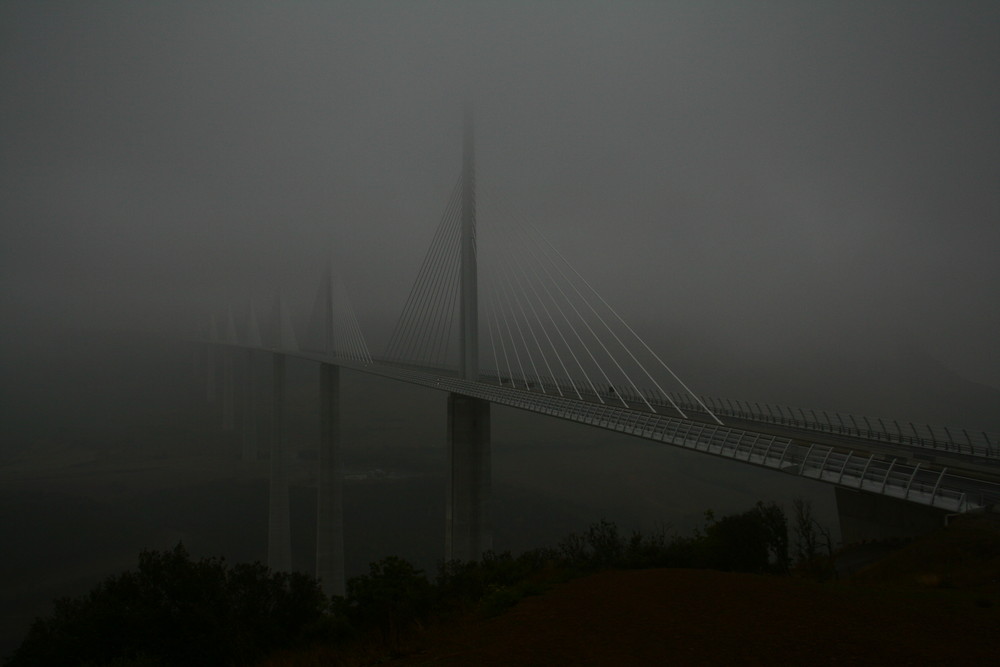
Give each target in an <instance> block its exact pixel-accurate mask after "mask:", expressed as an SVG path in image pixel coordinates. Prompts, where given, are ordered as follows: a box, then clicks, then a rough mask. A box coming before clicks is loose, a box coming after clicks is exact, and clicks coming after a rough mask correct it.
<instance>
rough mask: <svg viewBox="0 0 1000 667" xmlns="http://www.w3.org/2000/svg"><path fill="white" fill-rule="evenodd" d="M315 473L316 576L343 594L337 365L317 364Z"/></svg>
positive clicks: (329, 591) (325, 587) (330, 589)
mask: <svg viewBox="0 0 1000 667" xmlns="http://www.w3.org/2000/svg"><path fill="white" fill-rule="evenodd" d="M319 386H320V390H319V394H320V402H319V460H318V464H319V465H318V470H317V473H316V577H317V578H319V580H320V582H321V584H322V586H323V592H324V593H326V594H327V595H344V594H345V585H344V461H343V458H342V457H341V453H340V368H339V367H337V366H334V365H332V364H320V365H319Z"/></svg>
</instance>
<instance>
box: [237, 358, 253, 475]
mask: <svg viewBox="0 0 1000 667" xmlns="http://www.w3.org/2000/svg"><path fill="white" fill-rule="evenodd" d="M243 368H244V370H243V374H244V377H243V407H242V411H243V451H242V454H241V456H240V458H241V459H242V460H243V461H244V462H251V461H256V460H257V409H256V407H257V401H256V398H257V391H256V382H255V380H256V378H255V377H254V376H255V375H256V373H255V370H256V369H255V368H254V363H253V350H247V352H246V358H245V361H244V364H243Z"/></svg>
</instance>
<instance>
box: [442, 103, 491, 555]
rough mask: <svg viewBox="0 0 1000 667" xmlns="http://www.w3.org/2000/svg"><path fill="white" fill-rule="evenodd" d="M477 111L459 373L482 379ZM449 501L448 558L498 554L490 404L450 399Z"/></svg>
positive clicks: (465, 170)
mask: <svg viewBox="0 0 1000 667" xmlns="http://www.w3.org/2000/svg"><path fill="white" fill-rule="evenodd" d="M473 140H474V131H473V118H472V106H471V104H467V105H466V108H465V122H464V131H463V137H462V220H461V228H460V229H461V243H460V252H461V258H460V262H461V266H460V273H459V276H460V280H461V294H460V304H461V307H460V312H459V318H460V321H459V341H460V343H459V345H460V347H459V355H460V358H459V372H460V375H461V376H462V377H463V378H464V379H466V380H473V381H477V380H478V379H479V308H478V274H477V268H476V168H475V151H474V145H473ZM448 464H449V467H450V471H449V475H448V496H447V507H446V510H445V558H446V559H447V560H463V561H467V560H479V558H480V557H481V556H482V555H483V553H484V552H486V551H489V550H491V549H492V548H493V531H492V525H491V521H490V495H491V494H490V491H491V475H492V471H491V461H490V403H489V401H484V400H482V399H478V398H472V397H469V396H462V395H460V394H454V393H452V394H449V395H448Z"/></svg>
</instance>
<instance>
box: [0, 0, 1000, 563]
mask: <svg viewBox="0 0 1000 667" xmlns="http://www.w3.org/2000/svg"><path fill="white" fill-rule="evenodd" d="M998 30H1000V6H998V5H997V3H995V2H985V1H984V2H963V3H945V2H940V3H935V2H927V3H916V4H915V3H910V2H863V3H862V2H810V3H801V2H759V3H742V2H664V3H652V2H634V3H598V2H551V3H544V4H542V5H541V6H535V5H534V4H533V3H460V2H443V1H442V2H429V3H419V4H417V3H412V4H411V3H380V2H354V3H349V2H298V3H269V2H238V3H228V2H221V3H133V2H102V3H58V4H57V3H37V2H16V1H15V2H4V3H2V4H0V225H2V233H3V243H2V244H0V314H2V317H3V336H2V339H0V353H2V356H0V362H2V364H3V369H4V370H3V376H4V381H3V385H4V386H3V396H4V400H3V402H4V403H5V405H6V406H7V407H6V409H5V413H6V414H7V415H8V417H7V418H5V422H6V423H7V426H6V427H5V431H7V433H8V435H7V436H6V437H5V438H4V440H6V441H7V442H6V443H5V445H4V447H3V450H2V451H4V452H10V451H14V450H17V451H23V450H24V449H25V448H26V447H30V446H34V445H37V444H38V438H39V437H40V436H39V435H38V434H39V433H40V432H41V431H44V430H45V429H39V428H31V425H30V423H29V422H32V420H35V421H36V422H45V423H46V424H47V425H48V426H51V424H52V423H53V422H54V421H58V422H59V423H60V424H62V425H63V426H64V429H65V430H64V431H63V433H64V434H65V433H72V432H73V430H74V428H77V426H76V425H75V422H74V418H73V415H72V414H69V413H67V412H66V411H65V407H64V406H65V405H66V402H61V401H58V400H55V397H57V396H66V395H72V396H76V397H78V398H79V397H80V396H81V395H83V394H86V393H87V389H86V385H85V383H84V384H81V382H83V381H82V380H80V378H81V377H85V376H86V373H79V374H76V375H71V376H63V375H61V374H59V375H57V374H56V370H57V369H64V368H65V366H64V365H65V364H66V363H69V362H70V361H73V362H74V363H82V364H83V366H84V367H87V366H86V363H84V362H81V361H80V360H79V359H78V358H76V356H75V355H77V353H78V352H79V354H82V355H84V356H86V355H88V354H91V353H93V350H94V348H93V347H92V346H89V343H88V344H84V343H80V342H79V341H80V340H84V339H85V340H87V341H90V340H93V338H89V337H88V336H92V335H93V334H94V333H95V332H121V331H130V332H157V333H160V334H165V335H168V336H178V337H179V336H181V335H186V334H189V333H191V332H193V331H195V330H197V329H198V328H199V327H201V326H202V325H203V324H204V322H205V320H206V318H207V316H208V315H209V314H219V313H223V312H225V309H226V308H227V307H228V306H229V305H232V304H236V305H237V306H238V307H240V308H245V304H246V303H247V302H248V301H249V300H251V299H253V300H254V301H255V303H257V304H260V305H262V304H266V303H268V300H269V299H271V298H272V296H273V294H274V292H275V290H277V289H281V290H282V291H283V292H284V293H285V294H286V295H287V296H288V298H289V300H290V302H291V303H292V305H293V307H294V308H296V309H299V311H300V312H301V311H302V310H303V309H305V308H306V307H307V306H308V305H309V304H310V303H311V300H312V298H313V293H314V292H313V290H314V289H315V283H316V281H317V280H318V278H319V276H320V273H321V271H322V269H323V268H324V267H325V265H326V263H327V262H328V261H330V260H332V263H333V265H334V268H335V270H336V271H337V273H338V274H339V275H340V276H342V278H343V280H344V283H345V284H346V285H347V288H348V289H349V290H350V293H351V297H352V299H353V302H354V305H355V307H356V309H357V314H358V319H359V321H360V324H361V327H362V328H363V329H364V331H365V334H366V335H367V336H368V338H369V343H370V344H371V346H372V349H373V351H374V352H376V353H377V352H378V351H379V350H380V347H381V346H382V345H384V343H385V341H386V339H387V337H388V332H389V329H390V327H391V325H392V324H393V322H394V321H395V319H396V317H397V316H398V314H399V312H400V309H401V308H402V306H403V303H404V301H405V298H406V295H407V293H408V290H409V287H410V285H411V283H412V281H413V279H414V277H415V275H416V273H417V270H418V267H419V265H420V262H421V260H422V258H423V253H424V251H425V249H426V248H427V247H428V244H429V243H430V239H431V236H432V234H433V230H434V227H435V225H436V223H437V221H438V220H439V218H440V216H441V213H442V210H443V209H444V206H445V204H446V202H447V199H448V195H449V192H450V190H451V187H452V186H453V184H454V182H455V179H456V178H457V176H458V174H459V170H460V166H461V131H462V129H461V121H462V105H463V100H465V99H467V98H471V99H472V100H473V102H474V106H475V113H476V153H477V179H478V182H479V183H480V184H481V186H482V187H483V188H488V189H489V190H491V191H493V192H497V193H502V196H503V197H504V198H505V199H506V200H507V201H510V202H513V203H515V204H516V206H517V207H518V208H519V209H520V210H521V211H523V212H524V213H525V215H526V216H527V217H528V218H529V219H530V220H531V222H532V223H533V224H535V225H536V226H537V227H538V228H540V229H541V230H543V232H544V233H545V234H546V235H547V236H548V237H549V238H550V239H551V240H552V241H553V243H554V244H555V245H557V246H558V247H559V249H560V250H561V251H562V252H563V253H564V254H565V255H566V256H567V257H568V258H569V259H570V260H571V261H572V262H573V263H574V265H575V266H576V267H577V268H579V269H580V270H581V272H583V273H584V274H585V275H586V276H587V277H588V279H589V280H590V281H591V282H592V283H594V284H595V285H596V286H598V288H599V290H600V291H601V293H602V295H603V296H604V297H605V298H606V299H607V300H608V301H609V302H611V303H613V304H615V307H616V308H617V309H618V310H619V311H620V312H621V314H622V315H623V316H624V317H625V319H626V320H628V321H629V322H630V323H632V325H633V326H634V327H635V328H636V330H638V331H639V332H640V333H641V334H642V335H643V336H644V337H645V338H646V339H647V340H648V341H649V342H650V344H651V345H652V346H653V347H654V348H656V350H657V351H658V352H659V353H660V354H661V355H662V356H663V357H664V358H665V359H666V360H667V361H668V362H670V363H672V364H673V365H674V366H675V368H677V370H678V371H679V372H680V374H681V375H682V377H683V378H684V379H685V381H687V382H688V383H689V384H690V385H691V386H692V387H693V388H694V389H695V390H696V391H699V392H702V393H705V394H710V395H719V396H732V397H736V398H744V399H751V400H768V401H777V402H784V403H789V404H794V405H804V406H806V407H816V408H824V409H830V410H844V411H853V412H855V413H859V414H871V415H886V416H890V417H899V418H902V419H906V420H914V421H922V422H930V423H946V424H958V425H962V426H968V427H970V428H976V429H988V430H1000V414H998V411H997V409H996V408H997V405H998V403H1000V380H998V377H1000V354H998V352H997V345H996V338H997V332H998V331H1000V308H997V305H996V304H997V291H998V286H1000V262H998V261H997V257H998V251H1000V187H998V184H1000V124H998V119H1000V88H998V86H997V81H1000V39H998V38H997V35H998ZM488 220H489V216H488V215H487V213H486V212H483V214H482V215H481V224H486V223H487V221H488ZM116 335H118V334H116ZM115 340H120V339H118V338H116V339H115ZM112 347H113V346H112ZM101 350H102V352H101V356H100V360H101V361H100V364H99V363H98V362H97V359H98V357H97V356H95V357H94V361H93V365H92V366H91V367H89V368H91V370H92V369H93V368H96V367H100V368H105V366H104V364H105V363H109V364H112V365H113V364H114V361H113V359H114V358H115V353H114V351H113V349H112V350H110V351H109V349H108V347H107V346H104V347H102V348H101ZM119 361H120V363H121V368H122V369H132V370H134V369H136V368H138V367H142V366H141V364H140V363H138V362H137V361H136V359H134V358H129V359H119ZM148 363H150V364H152V365H154V366H155V365H156V363H160V364H164V365H169V364H171V363H172V358H171V357H168V358H166V359H163V360H160V362H153V361H150V362H148ZM60 373H61V370H60ZM155 375H156V374H154V376H155ZM106 376H107V377H108V378H109V379H108V382H107V386H112V385H113V384H114V382H113V381H112V380H111V379H110V378H113V377H116V375H115V372H112V371H110V370H109V371H107V373H106ZM68 377H71V378H73V379H72V380H70V379H67V378H68ZM130 377H132V376H130ZM146 377H149V376H146ZM133 381H135V378H134V377H133V379H132V380H130V382H133ZM178 382H179V383H180V381H178ZM67 383H69V386H68V385H67ZM74 383H76V384H74ZM139 384H140V385H141V383H139ZM128 386H130V387H131V386H133V385H128ZM178 386H182V383H181V384H178ZM107 394H108V395H113V396H115V397H119V398H120V397H122V396H123V395H129V392H128V390H126V389H116V390H115V391H109V392H107ZM102 395H103V394H102ZM131 395H133V396H134V395H135V394H131ZM171 396H173V397H174V399H177V397H178V396H183V391H181V390H178V392H177V393H176V394H171ZM178 400H179V399H178ZM414 400H416V399H414ZM427 400H437V399H427ZM184 405H186V404H179V405H178V406H177V407H175V408H173V409H175V410H183V409H184ZM360 405H361V404H359V406H360ZM435 405H436V404H435ZM21 408H24V409H21ZM118 409H120V406H119V408H118ZM192 409H194V408H192ZM358 410H362V408H361V407H358ZM85 412H86V410H82V409H81V410H78V411H77V412H76V413H73V414H76V415H77V416H79V415H80V414H83V413H85ZM15 413H16V414H15ZM56 413H58V419H56V418H55V417H54V416H53V415H55V414H56ZM199 414H200V413H199ZM202 417H204V415H202ZM199 418H201V417H199ZM90 419H93V416H92V415H91V417H90ZM157 423H159V422H157ZM205 423H207V422H205ZM11 424H14V426H12V425H11ZM36 426H37V423H36ZM79 428H82V427H79ZM365 428H366V427H363V426H358V427H357V429H358V432H359V433H361V432H364V431H365ZM400 428H401V429H403V427H402V426H401V427H400ZM406 428H412V425H410V426H409V427H406ZM498 428H501V429H503V428H508V429H511V430H510V432H507V431H504V433H507V435H506V436H504V435H501V437H500V439H501V440H505V441H508V442H510V443H512V446H513V445H514V444H515V442H516V440H517V438H516V437H514V435H513V433H514V432H516V429H513V428H512V427H509V426H507V427H504V426H498ZM540 428H542V427H540V426H537V425H533V426H532V429H533V430H532V432H533V433H536V432H538V431H537V430H538V429H540ZM78 430H79V429H78ZM401 432H402V431H401ZM435 432H436V431H435ZM45 437H46V438H48V440H47V441H46V442H49V443H51V442H52V441H53V439H55V440H58V438H57V437H56V436H53V435H52V434H51V433H50V432H47V433H46V435H45ZM135 437H138V436H135ZM430 437H431V436H428V438H430ZM433 437H436V436H433ZM559 437H565V438H567V439H572V438H573V437H577V436H575V435H574V436H559ZM595 437H596V436H595ZM529 440H530V438H529ZM66 442H69V440H64V441H63V444H64V445H65V444H66ZM620 451H625V450H620ZM644 456H647V454H642V453H636V454H635V458H634V459H630V458H627V457H626V458H624V459H618V460H623V461H631V460H636V461H637V460H641V458H642V457H644ZM685 456H686V455H685ZM574 460H576V461H579V460H582V459H574ZM673 461H674V463H676V462H677V460H673ZM575 465H576V464H575ZM600 465H602V464H600V463H595V466H597V467H598V468H599V467H600ZM664 465H665V466H666V465H667V464H666V463H665V464H664ZM671 465H673V464H671ZM678 465H679V464H678ZM690 465H691V466H692V467H693V468H697V464H696V463H693V462H692V463H691V464H690ZM704 465H707V464H704ZM498 466H499V468H498V469H499V470H506V471H507V472H508V473H510V474H511V475H513V474H515V473H516V472H517V471H518V470H519V468H518V466H516V465H515V464H513V463H510V459H508V460H507V462H506V463H504V462H501V463H500V464H498ZM524 470H527V467H525V468H524ZM592 470H593V469H591V471H592ZM580 474H581V475H585V474H586V473H585V472H581V473H580ZM706 474H707V473H706ZM615 479H617V478H615ZM749 493H750V492H747V496H740V499H741V502H742V500H743V499H745V498H746V497H748V496H749ZM567 502H569V501H567ZM658 502H659V501H658ZM654 505H655V503H654ZM691 509H693V508H691ZM574 516H575V515H574ZM644 516H646V515H644ZM595 518H596V517H595ZM163 546H169V545H163Z"/></svg>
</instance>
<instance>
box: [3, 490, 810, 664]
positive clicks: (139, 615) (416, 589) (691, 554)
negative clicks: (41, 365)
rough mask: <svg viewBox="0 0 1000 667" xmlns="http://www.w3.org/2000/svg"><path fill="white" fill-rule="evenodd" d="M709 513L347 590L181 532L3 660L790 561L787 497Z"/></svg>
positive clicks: (161, 660) (348, 633)
mask: <svg viewBox="0 0 1000 667" xmlns="http://www.w3.org/2000/svg"><path fill="white" fill-rule="evenodd" d="M806 509H807V507H806ZM800 514H801V509H800ZM705 516H706V522H705V525H704V526H703V527H702V529H700V530H697V531H695V532H694V534H693V535H691V536H688V537H681V536H675V535H669V534H668V532H667V531H666V530H665V529H661V530H659V531H656V532H654V533H652V534H642V533H639V532H632V533H630V534H628V535H625V534H623V533H622V532H620V531H619V529H618V527H617V526H616V525H615V524H614V523H611V522H609V521H605V520H601V521H599V522H597V523H595V524H593V525H591V526H590V527H589V528H587V529H586V530H585V531H583V532H582V533H574V534H571V535H568V536H566V537H565V538H563V539H562V540H561V541H560V542H559V544H558V545H557V546H556V547H555V548H543V549H534V550H531V551H528V552H525V553H523V554H520V555H517V556H514V555H512V554H510V553H500V554H498V553H493V552H490V553H487V554H486V555H484V557H483V558H482V559H481V560H479V561H470V562H461V561H451V562H446V563H442V564H441V565H440V566H439V568H438V571H437V573H436V576H434V577H428V576H427V575H426V574H425V573H424V572H422V571H421V570H418V569H416V568H414V567H413V566H412V565H411V564H410V563H408V562H407V561H405V560H403V559H400V558H397V557H388V558H385V559H383V560H380V561H378V562H374V563H371V565H370V569H369V572H368V573H367V574H365V575H361V576H357V577H352V578H351V579H350V580H349V581H348V582H347V595H346V596H345V597H334V598H333V599H332V600H327V599H326V598H325V597H324V596H323V594H322V592H321V591H320V588H319V585H318V582H317V581H316V580H315V579H313V578H312V577H310V576H308V575H305V574H301V573H276V572H270V571H269V570H268V569H267V568H266V567H265V566H263V565H261V564H260V563H254V564H238V565H228V564H227V563H226V562H225V561H223V560H221V559H215V558H210V559H203V560H193V559H192V558H191V557H190V556H189V554H188V553H187V551H186V550H185V549H184V547H183V546H182V545H178V546H177V547H176V548H175V549H173V550H172V551H167V552H149V551H147V552H143V553H142V554H141V555H140V556H139V568H138V570H137V571H134V572H132V571H130V572H126V573H124V574H120V575H116V576H113V577H110V578H108V579H106V580H105V581H103V582H102V583H101V584H99V585H98V586H97V587H96V588H95V589H93V590H92V591H91V592H90V593H89V594H87V595H85V596H83V597H80V598H77V599H62V600H57V601H56V603H55V612H54V614H53V615H52V616H51V617H49V618H44V619H37V620H36V621H35V623H34V624H33V625H32V627H31V629H30V631H29V632H28V635H27V637H26V638H25V640H24V642H23V643H22V644H21V646H20V647H19V648H18V650H17V651H16V652H15V653H14V655H13V656H11V658H10V659H9V661H8V662H7V664H8V665H9V666H10V667H24V666H35V665H64V664H85V665H95V666H96V665H117V666H123V665H133V666H140V665H141V666H148V665H175V664H185V665H243V664H253V663H255V662H257V661H259V660H261V659H262V658H263V657H265V656H267V655H269V654H272V653H274V652H276V651H281V650H286V649H293V648H295V647H301V646H304V645H309V644H317V643H322V644H325V645H327V646H331V647H337V646H340V647H343V646H347V645H350V644H356V643H357V642H358V641H359V640H365V641H370V642H374V643H376V644H378V645H379V646H381V647H382V648H383V649H384V650H387V651H389V652H390V653H391V652H393V651H395V650H397V649H398V647H399V646H400V641H401V638H402V637H403V635H404V634H405V633H406V631H407V629H408V628H410V627H411V626H412V625H413V624H415V623H419V622H423V621H426V620H427V619H428V618H430V617H432V616H433V617H437V618H447V617H449V616H451V615H454V614H456V613H466V612H469V611H478V612H479V613H482V614H485V615H492V614H496V613H499V612H501V611H503V610H504V609H506V608H508V607H510V606H511V605H513V604H515V603H516V602H517V601H518V600H519V599H521V598H523V597H524V596H526V595H533V594H537V593H540V592H542V591H543V590H544V589H545V588H546V586H548V585H550V584H551V583H553V582H556V581H560V580H565V579H566V578H568V577H572V576H575V575H578V574H583V573H586V572H590V571H595V570H602V569H609V568H651V567H683V568H711V569H719V570H727V571H736V572H753V573H773V574H784V573H787V572H788V570H789V566H790V558H789V532H788V524H787V520H786V517H785V514H784V512H783V511H782V509H781V508H780V507H779V506H777V505H775V504H773V503H770V504H764V503H761V502H758V503H757V504H756V505H755V506H754V507H752V508H751V509H749V510H747V511H746V512H742V513H739V514H733V515H729V516H724V517H722V518H719V519H716V518H715V516H714V514H713V513H712V512H710V511H709V512H706V515H705ZM800 518H801V516H800ZM800 523H801V522H800ZM802 525H804V524H802ZM795 530H796V531H798V533H799V534H798V535H797V537H798V547H797V549H798V552H799V556H800V560H801V559H802V558H804V557H806V556H808V555H809V554H812V556H815V553H814V551H815V548H814V546H810V544H812V543H811V542H807V543H806V544H805V546H803V545H802V541H803V539H805V538H809V535H811V533H810V534H807V535H802V534H801V525H799V526H797V527H796V528H795ZM812 556H809V557H812Z"/></svg>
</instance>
